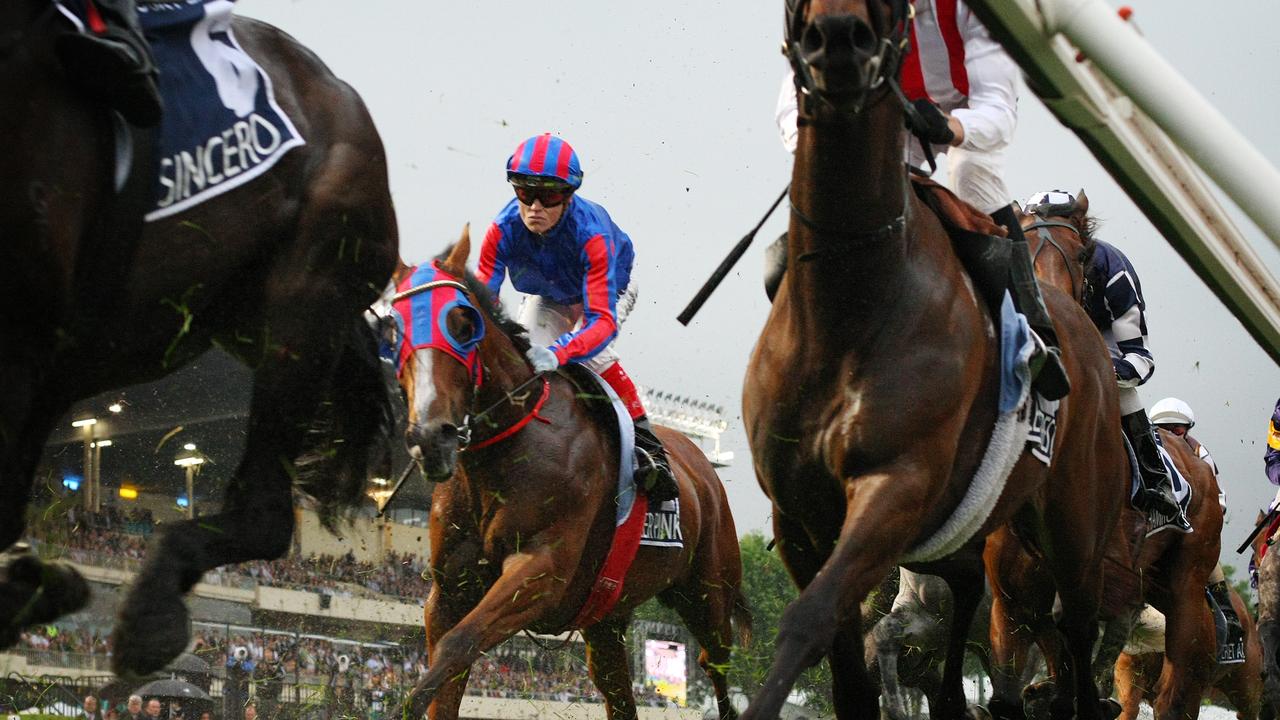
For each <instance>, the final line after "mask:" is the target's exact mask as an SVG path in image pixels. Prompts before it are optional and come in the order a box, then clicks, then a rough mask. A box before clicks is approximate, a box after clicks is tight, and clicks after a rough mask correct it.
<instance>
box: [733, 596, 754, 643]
mask: <svg viewBox="0 0 1280 720" xmlns="http://www.w3.org/2000/svg"><path fill="white" fill-rule="evenodd" d="M730 617H732V618H733V627H734V629H735V630H737V631H738V647H740V648H745V647H747V646H748V645H750V644H751V633H752V622H753V618H752V615H751V606H750V605H748V604H747V598H746V596H745V595H743V594H742V588H741V587H738V588H734V591H733V610H732V611H731V613H730Z"/></svg>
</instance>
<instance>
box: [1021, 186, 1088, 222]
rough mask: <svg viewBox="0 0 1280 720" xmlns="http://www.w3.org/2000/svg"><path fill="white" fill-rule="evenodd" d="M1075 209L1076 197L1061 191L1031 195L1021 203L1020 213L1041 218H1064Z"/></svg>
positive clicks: (1048, 191)
mask: <svg viewBox="0 0 1280 720" xmlns="http://www.w3.org/2000/svg"><path fill="white" fill-rule="evenodd" d="M1075 207H1076V197H1075V195H1072V194H1071V193H1069V192H1064V191H1062V190H1047V191H1044V192H1038V193H1032V194H1031V195H1029V196H1028V197H1027V199H1026V200H1024V201H1023V202H1022V211H1023V212H1028V213H1035V214H1036V215H1040V216H1042V217H1066V216H1069V215H1070V214H1071V211H1072V210H1075Z"/></svg>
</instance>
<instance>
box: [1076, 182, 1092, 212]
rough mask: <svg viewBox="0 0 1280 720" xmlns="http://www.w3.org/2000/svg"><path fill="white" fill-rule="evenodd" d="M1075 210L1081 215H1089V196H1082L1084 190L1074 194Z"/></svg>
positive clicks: (1081, 189)
mask: <svg viewBox="0 0 1280 720" xmlns="http://www.w3.org/2000/svg"><path fill="white" fill-rule="evenodd" d="M1076 209H1077V212H1079V213H1080V214H1081V215H1088V214H1089V196H1088V195H1085V194H1084V188H1080V192H1078V193H1076Z"/></svg>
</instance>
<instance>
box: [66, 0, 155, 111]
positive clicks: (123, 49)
mask: <svg viewBox="0 0 1280 720" xmlns="http://www.w3.org/2000/svg"><path fill="white" fill-rule="evenodd" d="M55 4H56V5H57V8H58V10H59V11H60V12H61V13H62V14H63V15H64V16H66V18H67V19H68V20H70V21H71V23H72V24H73V25H75V26H76V31H74V32H68V33H66V34H64V35H62V36H61V37H59V38H58V40H57V44H56V49H57V53H58V58H59V60H61V61H62V63H63V65H64V66H66V69H67V71H68V72H67V74H68V75H69V76H70V77H71V78H72V79H73V80H75V81H76V82H77V83H79V84H80V85H81V86H82V87H83V88H84V89H85V91H86V92H87V93H88V94H89V95H91V96H92V97H94V98H95V99H96V100H98V101H100V102H103V103H105V104H106V105H108V106H110V107H112V108H114V109H115V110H117V111H118V112H119V113H120V114H121V115H123V116H124V119H125V120H128V121H129V122H130V123H132V124H134V125H136V126H138V127H154V126H155V125H157V124H159V123H160V113H161V110H162V107H163V106H162V103H161V101H160V91H159V90H158V89H157V87H156V75H157V71H156V66H155V61H154V60H153V59H152V57H151V48H150V46H149V45H147V41H146V39H145V38H144V37H143V34H142V26H141V25H140V24H139V23H138V11H137V8H136V6H135V5H134V0H55Z"/></svg>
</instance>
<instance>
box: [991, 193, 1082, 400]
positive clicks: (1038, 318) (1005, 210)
mask: <svg viewBox="0 0 1280 720" xmlns="http://www.w3.org/2000/svg"><path fill="white" fill-rule="evenodd" d="M991 219H992V220H995V221H996V222H998V223H1000V224H1001V225H1003V226H1004V227H1005V229H1006V230H1008V231H1009V250H1010V252H1009V290H1010V291H1011V293H1010V294H1011V295H1013V306H1014V307H1015V308H1017V309H1018V312H1020V313H1022V314H1023V315H1025V316H1026V318H1027V324H1029V325H1030V326H1031V329H1032V330H1034V331H1035V333H1036V335H1038V336H1040V340H1041V341H1042V342H1043V343H1044V345H1045V348H1044V349H1045V352H1044V355H1042V356H1041V357H1042V358H1043V363H1042V364H1041V366H1040V369H1039V370H1037V371H1035V372H1034V379H1033V380H1032V386H1033V387H1035V389H1036V391H1037V392H1039V393H1040V394H1041V395H1043V396H1044V397H1045V398H1046V399H1048V400H1057V399H1059V398H1062V397H1064V396H1066V394H1067V393H1068V392H1070V391H1071V381H1070V380H1069V379H1068V378H1067V371H1066V369H1065V368H1063V367H1062V353H1061V351H1060V350H1059V349H1058V333H1057V332H1055V331H1054V329H1053V319H1052V318H1050V317H1049V311H1048V310H1046V309H1045V306H1044V297H1043V296H1042V295H1041V294H1040V284H1039V283H1038V282H1036V268H1035V263H1034V262H1032V260H1031V251H1030V249H1029V248H1028V247H1027V238H1026V237H1025V236H1024V235H1023V234H1022V225H1021V223H1019V222H1018V216H1017V215H1016V214H1015V213H1014V212H1013V206H1012V205H1006V206H1004V207H1002V208H1000V209H999V210H997V211H995V212H993V213H991ZM1032 362H1033V363H1034V362H1035V359H1033V360H1032Z"/></svg>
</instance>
